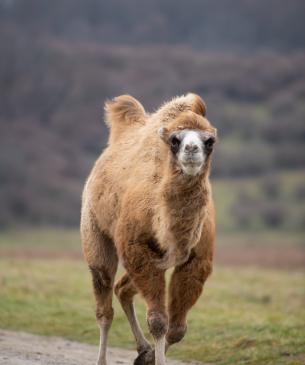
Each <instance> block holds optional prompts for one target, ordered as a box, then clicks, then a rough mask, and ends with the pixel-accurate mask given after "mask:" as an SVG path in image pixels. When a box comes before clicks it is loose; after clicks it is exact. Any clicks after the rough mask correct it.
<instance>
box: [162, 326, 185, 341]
mask: <svg viewBox="0 0 305 365" xmlns="http://www.w3.org/2000/svg"><path fill="white" fill-rule="evenodd" d="M186 329H187V327H186V325H170V327H169V329H168V332H167V334H166V341H167V342H168V344H170V345H172V344H174V343H177V342H179V341H181V340H182V339H183V337H184V336H185V333H186Z"/></svg>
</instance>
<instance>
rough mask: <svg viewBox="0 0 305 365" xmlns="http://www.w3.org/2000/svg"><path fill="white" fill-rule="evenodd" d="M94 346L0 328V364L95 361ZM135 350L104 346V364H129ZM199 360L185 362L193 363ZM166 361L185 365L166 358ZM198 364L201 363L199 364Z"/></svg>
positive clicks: (68, 364) (67, 364)
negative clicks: (106, 362)
mask: <svg viewBox="0 0 305 365" xmlns="http://www.w3.org/2000/svg"><path fill="white" fill-rule="evenodd" d="M96 355H97V346H92V345H85V344H81V343H78V342H72V341H68V340H66V339H63V338H60V337H43V336H37V335H31V334H28V333H24V332H11V331H4V330H0V364H1V365H95V360H96ZM135 357H136V353H135V352H133V351H126V350H122V349H115V348H110V349H109V350H108V359H109V362H108V365H118V364H121V365H124V364H126V365H127V364H128V365H131V364H133V360H134V359H135ZM195 364H197V365H198V364H199V363H194V362H193V363H188V365H195ZM168 365H185V363H182V362H180V361H175V360H171V361H168ZM201 365H202V364H201Z"/></svg>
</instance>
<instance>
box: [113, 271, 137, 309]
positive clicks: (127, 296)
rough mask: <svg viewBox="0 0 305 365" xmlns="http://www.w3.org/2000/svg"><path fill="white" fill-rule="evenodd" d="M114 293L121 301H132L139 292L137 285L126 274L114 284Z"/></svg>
mask: <svg viewBox="0 0 305 365" xmlns="http://www.w3.org/2000/svg"><path fill="white" fill-rule="evenodd" d="M114 293H115V295H116V297H117V298H118V299H119V301H120V302H121V303H122V302H130V301H132V298H133V297H134V296H135V294H136V293H137V290H136V288H135V286H134V285H133V283H132V281H131V279H130V278H129V277H128V276H127V275H124V276H123V277H122V278H121V279H120V280H119V281H118V282H117V283H116V284H115V286H114Z"/></svg>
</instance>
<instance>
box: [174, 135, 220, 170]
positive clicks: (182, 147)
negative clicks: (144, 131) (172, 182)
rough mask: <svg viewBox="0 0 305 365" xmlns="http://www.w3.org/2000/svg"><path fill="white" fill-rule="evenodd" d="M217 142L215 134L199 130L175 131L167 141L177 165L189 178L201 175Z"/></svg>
mask: <svg viewBox="0 0 305 365" xmlns="http://www.w3.org/2000/svg"><path fill="white" fill-rule="evenodd" d="M215 141H216V137H215V135H214V133H212V132H211V131H202V130H199V129H183V130H178V131H174V132H172V133H171V134H170V136H169V138H168V140H167V142H168V145H169V147H170V150H171V153H172V155H173V157H174V161H175V163H176V164H177V165H178V167H179V168H180V169H181V170H182V172H183V173H184V174H185V175H189V176H196V175H198V174H200V173H201V171H202V170H203V167H204V166H205V163H206V161H207V160H208V157H209V156H210V155H211V153H212V151H213V147H214V143H215Z"/></svg>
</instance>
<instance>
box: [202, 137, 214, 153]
mask: <svg viewBox="0 0 305 365" xmlns="http://www.w3.org/2000/svg"><path fill="white" fill-rule="evenodd" d="M214 143H215V138H214V137H210V138H208V139H207V140H206V141H205V142H204V145H205V147H206V148H207V149H209V150H211V149H212V148H213V146H214Z"/></svg>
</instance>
